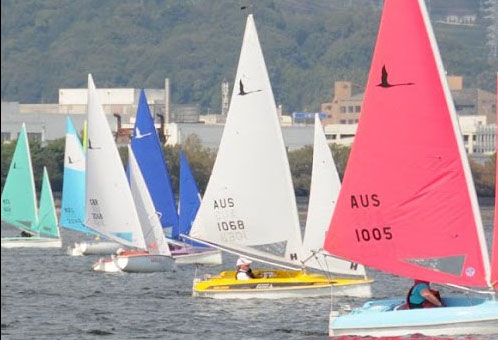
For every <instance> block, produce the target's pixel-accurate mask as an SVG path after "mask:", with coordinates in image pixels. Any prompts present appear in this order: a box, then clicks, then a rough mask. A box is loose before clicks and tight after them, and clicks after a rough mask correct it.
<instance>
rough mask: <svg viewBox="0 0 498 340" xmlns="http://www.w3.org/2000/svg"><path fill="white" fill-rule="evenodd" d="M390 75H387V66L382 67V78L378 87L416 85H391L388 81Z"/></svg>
mask: <svg viewBox="0 0 498 340" xmlns="http://www.w3.org/2000/svg"><path fill="white" fill-rule="evenodd" d="M387 77H388V74H387V69H386V65H384V66H382V77H381V81H380V84H377V86H380V87H385V88H388V87H394V86H406V85H414V84H415V83H401V84H389V81H388V80H387Z"/></svg>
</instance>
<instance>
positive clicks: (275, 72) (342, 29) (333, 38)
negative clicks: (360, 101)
mask: <svg viewBox="0 0 498 340" xmlns="http://www.w3.org/2000/svg"><path fill="white" fill-rule="evenodd" d="M452 2H454V1H452ZM241 3H243V2H241V1H235V0H217V1H207V0H168V1H161V0H141V1H138V0H125V1H120V0H106V1H98V0H81V1H66V0H44V1H36V0H23V1H15V0H2V2H1V72H2V77H1V97H2V100H11V101H20V102H24V103H32V102H55V101H56V100H57V89H58V88H60V87H83V86H85V81H86V74H87V73H88V72H92V73H93V74H94V77H95V80H96V83H97V85H98V86H100V87H105V86H109V87H148V88H153V87H163V82H164V78H165V77H170V79H171V82H172V96H173V101H174V102H177V103H188V102H195V103H199V104H201V106H202V108H203V111H207V110H208V108H209V109H210V110H211V111H218V110H219V102H220V83H221V81H222V80H223V79H227V80H229V81H233V80H232V78H233V76H234V73H235V68H236V64H237V61H238V54H239V49H240V44H241V38H242V34H243V30H244V24H245V14H246V13H245V12H244V11H241V10H240V5H241ZM254 3H256V5H255V6H254V7H253V12H254V15H255V20H256V24H257V25H258V29H259V32H260V40H261V43H262V47H263V50H264V53H265V57H266V60H267V67H268V69H269V72H270V78H271V81H272V84H273V86H274V92H275V98H276V100H277V102H279V103H282V104H283V105H284V110H285V111H289V112H292V111H294V110H307V111H315V110H318V108H319V105H320V103H321V102H323V101H326V100H328V99H330V96H331V89H332V84H333V82H334V80H336V79H351V80H352V81H354V82H355V83H358V84H364V82H365V79H366V75H367V72H368V67H369V63H370V58H371V54H372V49H373V46H374V43H375V36H376V31H377V27H378V22H379V17H380V2H379V1H378V0H354V1H351V0H329V1H325V0H315V1H312V2H303V1H299V0H280V1H277V0H275V1H270V0H265V1H260V2H255V1H254ZM444 3H448V1H437V0H432V4H431V5H432V6H434V7H435V8H436V9H437V11H438V13H445V12H444V11H445V8H444ZM472 3H475V1H474V0H458V1H456V2H455V4H458V5H459V6H463V7H465V9H466V10H468V9H469V8H470V9H472V8H473V6H472V5H469V4H472ZM442 6H443V7H442ZM435 31H436V37H437V39H438V41H439V43H440V47H441V53H442V55H443V60H444V62H445V64H446V65H447V67H448V71H449V73H452V74H463V75H465V76H466V78H465V84H466V85H467V86H471V85H478V86H480V87H482V88H485V89H488V90H491V89H492V88H493V84H494V80H493V72H492V70H496V68H497V67H496V63H495V64H494V65H490V64H489V63H488V62H487V60H486V49H485V41H484V34H483V32H484V28H483V26H481V25H477V26H475V27H453V26H448V25H444V24H435Z"/></svg>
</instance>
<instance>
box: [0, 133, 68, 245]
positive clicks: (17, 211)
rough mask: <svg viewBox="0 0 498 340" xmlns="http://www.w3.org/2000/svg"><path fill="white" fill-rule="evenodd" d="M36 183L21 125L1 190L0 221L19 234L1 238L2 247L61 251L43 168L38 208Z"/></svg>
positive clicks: (51, 197)
mask: <svg viewBox="0 0 498 340" xmlns="http://www.w3.org/2000/svg"><path fill="white" fill-rule="evenodd" d="M36 201H37V200H36V191H35V181H34V176H33V168H32V166H31V157H30V152H29V143H28V136H27V133H26V126H25V125H24V123H23V125H22V127H21V132H20V133H19V138H18V140H17V145H16V149H15V151H14V155H13V157H12V161H11V164H10V169H9V173H8V174H7V179H6V181H5V185H4V188H3V191H2V202H1V211H2V222H5V223H7V224H9V225H12V226H14V227H16V228H17V229H20V230H21V231H22V233H21V235H22V236H18V237H2V240H1V246H2V248H60V247H61V246H62V240H61V237H60V231H59V226H58V222H57V215H56V212H55V204H54V198H53V195H52V188H51V186H50V180H49V178H48V172H47V169H46V168H43V182H42V188H41V196H40V209H39V210H38V209H37V206H36Z"/></svg>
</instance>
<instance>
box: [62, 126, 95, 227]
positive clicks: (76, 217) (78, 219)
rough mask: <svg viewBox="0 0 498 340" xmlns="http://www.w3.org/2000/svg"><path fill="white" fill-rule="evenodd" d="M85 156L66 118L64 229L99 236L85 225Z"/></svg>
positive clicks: (63, 196)
mask: <svg viewBox="0 0 498 340" xmlns="http://www.w3.org/2000/svg"><path fill="white" fill-rule="evenodd" d="M85 163H86V160H85V154H84V152H83V147H82V146H81V142H80V139H79V138H78V135H77V134H76V130H75V129H74V125H73V122H72V121H71V119H70V118H69V117H67V118H66V147H65V151H64V178H63V182H62V204H61V221H60V224H61V226H62V227H64V228H67V229H72V230H76V231H80V232H83V233H87V234H93V235H97V234H96V233H95V232H94V231H92V230H91V229H88V228H87V227H85V226H84V225H83V222H84V221H85Z"/></svg>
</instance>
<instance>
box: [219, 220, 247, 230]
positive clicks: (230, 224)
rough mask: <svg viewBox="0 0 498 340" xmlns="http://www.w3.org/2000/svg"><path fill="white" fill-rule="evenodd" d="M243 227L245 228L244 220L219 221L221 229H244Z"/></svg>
mask: <svg viewBox="0 0 498 340" xmlns="http://www.w3.org/2000/svg"><path fill="white" fill-rule="evenodd" d="M242 229H244V221H242V220H237V221H227V222H225V221H223V222H218V230H219V231H227V230H242Z"/></svg>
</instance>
